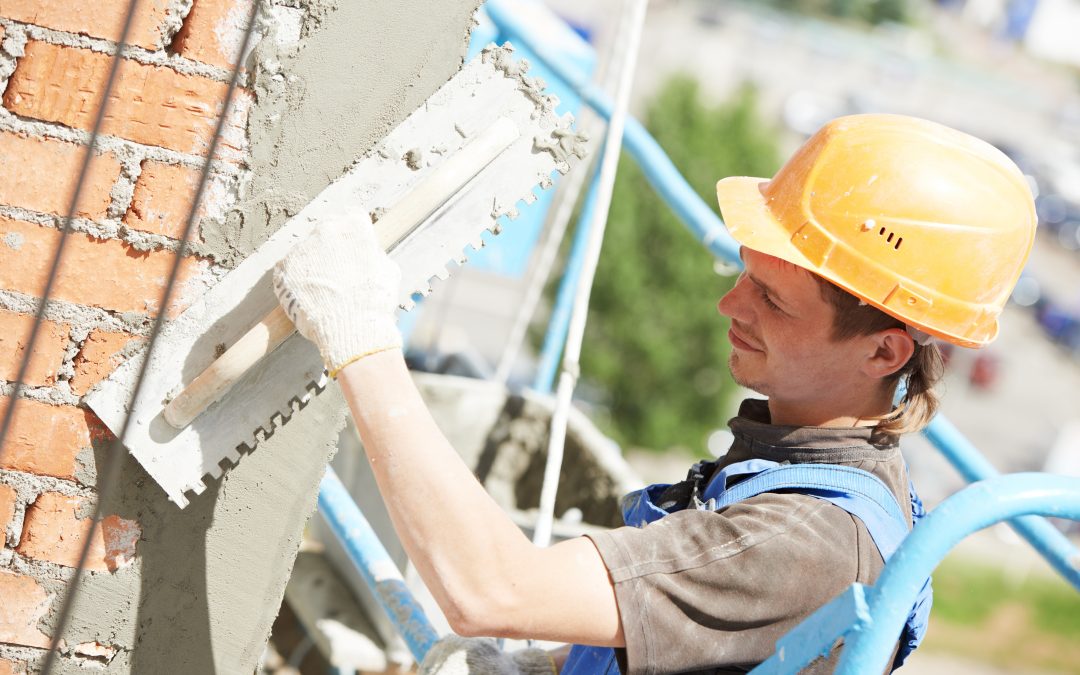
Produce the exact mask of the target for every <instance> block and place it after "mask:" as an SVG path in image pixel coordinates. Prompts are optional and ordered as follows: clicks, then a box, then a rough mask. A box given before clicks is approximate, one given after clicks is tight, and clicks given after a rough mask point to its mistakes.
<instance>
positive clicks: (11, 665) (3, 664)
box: [0, 30, 23, 675]
mask: <svg viewBox="0 0 1080 675" xmlns="http://www.w3.org/2000/svg"><path fill="white" fill-rule="evenodd" d="M0 37H3V30H0ZM17 665H19V664H17V663H15V662H14V661H8V660H7V659H0V675H15V673H16V672H19V673H21V672H23V671H22V669H19V670H18V671H16V670H15V666H17Z"/></svg>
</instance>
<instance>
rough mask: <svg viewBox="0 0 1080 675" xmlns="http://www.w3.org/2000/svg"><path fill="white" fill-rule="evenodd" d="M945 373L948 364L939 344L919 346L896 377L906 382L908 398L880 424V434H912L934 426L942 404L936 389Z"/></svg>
mask: <svg viewBox="0 0 1080 675" xmlns="http://www.w3.org/2000/svg"><path fill="white" fill-rule="evenodd" d="M944 372H945V362H944V360H943V359H942V358H941V350H940V349H938V346H937V345H936V344H934V343H930V344H928V345H921V346H920V345H916V346H915V353H914V354H912V355H911V358H910V359H908V362H907V363H906V364H904V367H903V368H901V369H900V370H899V371H897V373H896V376H895V377H896V378H897V380H899V379H900V378H903V379H904V384H905V390H904V397H903V398H902V399H900V403H899V404H898V405H897V406H896V408H895V409H893V411H892V412H891V413H889V414H888V415H887V416H885V417H884V418H882V420H881V421H880V422H878V424H877V431H878V432H880V433H885V434H895V435H900V434H908V433H912V432H915V431H921V430H922V429H923V428H925V427H926V425H927V424H930V420H932V419H933V418H934V414H935V413H937V410H938V406H939V405H940V399H939V398H938V395H937V393H935V392H934V386H935V385H936V384H937V383H938V380H940V379H941V376H942V375H943V374H944Z"/></svg>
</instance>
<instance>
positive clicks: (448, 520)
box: [339, 350, 532, 623]
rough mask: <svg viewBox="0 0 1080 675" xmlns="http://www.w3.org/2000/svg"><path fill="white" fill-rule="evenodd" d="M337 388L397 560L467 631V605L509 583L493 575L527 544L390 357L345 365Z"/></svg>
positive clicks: (395, 353)
mask: <svg viewBox="0 0 1080 675" xmlns="http://www.w3.org/2000/svg"><path fill="white" fill-rule="evenodd" d="M339 381H340V383H341V386H342V390H343V391H344V393H345V397H346V400H347V401H348V402H349V406H350V408H351V409H352V411H353V415H354V417H355V419H356V424H357V427H358V429H359V431H360V436H361V438H362V439H363V441H364V447H365V449H366V451H367V454H368V457H369V459H370V461H371V465H372V470H373V472H374V474H375V478H376V481H377V482H378V485H379V490H380V491H381V493H382V495H383V498H384V500H385V502H386V505H387V509H388V511H389V513H390V517H391V519H392V520H393V522H394V527H395V529H396V530H397V533H398V536H399V537H400V538H401V541H402V543H403V544H404V546H405V549H406V552H407V553H408V554H409V557H410V559H411V560H412V561H413V563H414V564H415V565H416V566H417V569H418V570H419V571H420V574H421V576H422V577H423V578H424V580H425V581H426V582H427V583H428V585H429V587H430V588H431V591H432V593H433V594H434V595H435V597H436V599H437V600H438V601H439V604H440V606H441V607H443V609H444V611H446V612H447V614H448V615H452V614H454V613H461V614H464V615H465V616H464V617H462V616H459V617H456V618H459V619H461V618H464V619H465V622H466V623H467V622H468V614H469V607H468V603H469V602H471V600H472V599H474V598H484V597H486V596H487V594H488V593H492V592H496V593H497V592H498V590H499V589H500V588H501V587H502V586H503V585H505V584H512V583H513V580H512V579H506V578H503V574H502V570H504V569H507V568H513V567H515V566H517V565H518V563H517V560H516V558H517V557H519V556H527V555H528V554H529V553H530V550H529V549H532V544H531V542H529V541H528V539H527V538H526V537H525V536H524V535H523V534H522V532H521V531H520V530H519V529H518V528H517V526H516V525H514V523H513V522H512V521H511V520H510V519H509V517H508V516H507V515H506V514H505V513H504V512H503V511H502V510H501V509H500V508H499V506H498V505H497V504H496V503H495V501H494V500H493V499H492V498H491V497H490V495H488V494H487V492H486V491H485V490H484V488H483V486H481V485H480V483H479V482H478V481H477V480H476V478H475V477H474V476H473V474H472V472H471V471H470V470H469V468H468V467H467V466H466V465H465V463H464V462H463V461H462V460H461V458H460V457H459V456H458V454H457V453H456V452H455V451H454V449H453V448H452V447H451V446H450V444H449V443H448V442H447V440H446V438H445V437H444V436H443V434H442V433H441V431H440V430H439V429H438V427H437V426H436V425H435V422H434V420H433V419H432V418H431V415H430V414H429V413H428V411H427V408H426V406H425V404H424V402H423V400H422V399H421V397H420V394H419V392H418V391H417V390H416V387H415V386H414V384H413V382H412V378H411V377H410V375H409V373H408V370H407V369H406V367H405V362H404V359H403V358H402V355H401V352H400V351H399V350H391V351H386V352H382V353H379V354H374V355H371V356H368V357H366V358H364V359H361V360H359V361H357V362H356V363H353V364H351V365H349V366H347V367H346V368H345V369H344V370H342V372H341V374H340V376H339ZM450 618H451V620H452V621H453V620H454V618H455V617H453V616H450Z"/></svg>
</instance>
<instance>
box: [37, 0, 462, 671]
mask: <svg viewBox="0 0 1080 675" xmlns="http://www.w3.org/2000/svg"><path fill="white" fill-rule="evenodd" d="M478 4H479V0H450V1H446V2H437V3H433V2H427V1H421V0H368V1H362V2H361V1H357V0H340V1H339V2H331V1H329V0H311V1H310V2H307V3H302V9H304V10H305V14H304V17H305V18H304V23H303V27H302V31H301V37H300V40H299V42H297V43H295V44H293V45H292V46H289V45H287V44H282V43H281V42H280V41H271V40H264V41H263V42H262V43H261V44H260V46H258V47H257V48H256V50H255V52H254V53H253V57H252V58H253V61H252V62H249V67H250V68H251V69H252V70H253V72H254V73H255V83H254V89H255V92H256V93H257V95H258V101H257V103H256V105H255V107H254V110H253V113H252V116H251V122H250V127H249V133H250V139H251V151H252V160H251V174H250V178H249V180H248V182H247V184H246V185H245V186H243V187H242V188H241V193H240V199H241V201H240V206H239V208H238V209H237V210H236V211H234V212H233V213H231V214H230V215H229V216H228V219H227V221H226V223H225V225H224V227H222V228H220V229H212V230H211V231H209V232H208V231H206V230H205V229H204V232H203V236H204V237H205V239H206V245H207V247H208V249H209V250H210V252H212V253H213V254H214V255H215V256H216V257H218V258H219V260H221V261H222V262H225V263H227V264H235V263H237V262H239V261H240V260H242V259H243V258H244V257H245V256H246V255H247V254H248V253H250V252H251V251H252V250H254V248H256V247H257V245H258V244H259V243H260V242H262V241H264V240H265V239H266V238H267V237H268V236H269V234H270V233H272V232H273V231H274V230H275V229H277V228H278V227H279V226H280V225H281V224H282V223H283V222H284V221H285V220H286V219H287V218H288V217H289V216H290V215H291V214H293V213H295V212H296V211H298V210H299V209H300V208H301V207H302V206H303V205H304V204H305V203H307V201H308V200H310V199H311V198H312V197H313V196H314V195H316V194H318V192H320V191H321V190H322V189H323V188H324V187H325V186H326V185H327V184H328V183H330V182H331V181H332V180H334V179H335V178H337V177H338V176H339V175H341V174H342V173H343V172H344V171H345V169H346V168H347V167H348V166H349V165H350V164H351V163H352V162H353V161H354V160H355V159H356V158H358V157H359V156H361V155H362V154H363V153H364V152H365V151H367V150H368V149H369V148H371V147H372V146H373V145H374V144H375V143H376V142H377V141H378V140H379V139H381V138H382V136H384V135H385V134H386V132H388V131H389V130H390V129H391V128H393V127H394V126H395V125H396V124H397V123H398V122H400V121H401V120H402V119H404V117H405V116H407V115H408V114H409V113H410V112H412V110H414V109H415V108H417V107H418V106H419V105H420V104H421V103H422V102H423V101H424V100H425V99H426V98H427V97H428V96H429V95H430V94H431V93H432V92H433V91H434V90H435V89H437V88H438V87H439V86H440V85H441V84H443V83H444V82H445V81H446V80H447V79H449V78H450V77H451V76H452V75H453V74H454V73H455V72H456V71H457V70H458V68H459V67H460V65H461V62H462V58H463V55H464V53H465V49H466V44H467V38H468V31H469V29H470V28H471V26H472V15H473V12H474V11H475V9H476V7H477V5H478ZM344 416H345V406H344V403H343V401H342V399H341V396H340V393H339V392H338V389H337V386H336V385H331V386H330V387H329V388H328V389H327V390H326V392H324V393H323V394H322V395H320V396H319V397H318V398H316V399H315V400H314V401H313V402H312V403H311V404H309V405H308V406H307V407H306V408H305V409H304V410H303V411H301V412H299V413H298V414H296V415H294V416H293V418H292V419H291V420H290V421H289V422H288V423H287V424H285V425H283V426H281V427H279V428H278V429H277V430H276V431H275V432H274V434H273V436H272V437H271V438H268V439H267V440H266V441H264V442H261V443H260V444H259V447H258V449H257V450H256V451H255V452H254V453H253V454H251V455H248V456H245V457H244V458H243V459H242V461H241V462H240V464H239V466H238V467H236V468H235V469H233V470H232V471H231V472H230V473H228V474H227V475H226V476H225V478H224V479H223V480H222V481H221V482H220V483H217V484H212V485H210V486H209V487H208V489H207V491H206V492H205V493H203V494H202V495H199V496H197V497H195V498H194V499H193V500H192V503H191V505H190V506H188V507H187V508H186V509H184V510H180V509H178V508H177V507H176V506H175V505H173V504H172V503H170V502H168V501H167V499H166V497H165V494H164V492H163V491H162V490H161V489H160V488H159V487H158V486H157V485H156V484H155V483H154V482H153V480H152V479H151V478H150V477H149V476H148V475H147V474H146V473H145V472H144V471H143V470H142V468H141V467H140V466H139V465H138V463H137V462H135V461H134V460H133V459H132V458H130V457H128V458H127V459H126V461H125V466H124V472H123V476H122V478H121V480H120V482H119V485H118V486H116V489H115V490H114V491H113V494H111V495H108V496H107V498H106V503H105V505H104V511H105V513H110V514H112V513H115V514H117V515H119V516H121V517H123V518H130V519H136V520H138V521H139V524H140V525H141V527H142V533H143V534H142V538H141V540H140V541H139V542H138V548H137V556H138V557H137V559H136V563H135V564H134V565H132V566H131V567H128V568H126V569H123V570H120V571H118V572H117V573H115V574H107V573H88V574H87V575H86V576H85V577H84V580H83V582H82V587H81V588H80V590H79V599H78V601H77V603H76V607H75V611H74V613H73V615H72V619H71V622H70V624H69V627H68V629H67V631H66V632H65V634H64V639H65V642H66V643H67V644H68V645H77V644H81V643H87V642H97V643H101V644H103V645H107V646H108V647H109V649H110V650H114V652H115V653H114V655H113V656H112V657H111V658H110V659H109V660H108V661H107V662H102V661H97V662H95V663H94V664H93V667H96V668H97V669H100V670H103V671H105V672H110V673H140V674H141V673H200V674H205V675H213V674H215V673H250V672H253V670H254V669H255V666H256V663H257V661H258V658H259V656H260V654H261V652H262V650H263V647H264V645H265V642H266V639H267V637H268V635H269V632H270V626H271V624H272V622H273V619H274V617H275V616H276V615H277V612H278V608H279V607H280V603H281V598H282V596H283V594H284V589H285V585H286V582H287V580H288V578H289V574H290V572H291V569H292V564H293V560H294V558H295V555H296V552H297V550H298V547H299V544H300V536H301V533H302V531H303V528H304V525H305V523H306V522H307V519H308V517H309V516H310V515H311V513H312V512H313V510H314V508H315V499H316V496H317V491H318V483H319V479H320V478H321V476H322V473H323V467H324V466H325V464H326V462H327V461H328V460H329V458H330V456H331V455H332V454H333V451H334V447H335V444H336V441H337V436H338V432H339V431H340V429H341V428H342V426H343V424H344ZM104 451H105V450H104V448H99V449H98V456H97V457H96V459H97V461H98V463H99V464H100V463H101V461H102V459H103V457H102V455H101V454H100V453H102V452H104ZM49 590H50V591H60V590H61V587H60V586H59V585H57V587H56V588H55V589H53V588H50V589H49ZM54 620H55V616H50V617H47V618H46V619H45V620H44V621H43V623H45V624H48V623H49V622H50V621H54ZM87 665H90V664H88V663H85V662H84V663H79V662H77V661H76V660H75V659H70V658H69V659H64V660H63V663H62V665H61V666H60V668H59V669H58V671H59V672H86V670H85V666H87Z"/></svg>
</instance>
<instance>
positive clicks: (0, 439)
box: [0, 0, 141, 460]
mask: <svg viewBox="0 0 1080 675" xmlns="http://www.w3.org/2000/svg"><path fill="white" fill-rule="evenodd" d="M140 1H141V0H131V2H130V3H128V9H127V14H126V15H125V16H124V23H123V24H122V25H121V28H120V39H119V40H118V41H117V43H116V54H114V55H113V57H112V59H111V60H110V62H109V75H108V78H107V79H106V80H105V88H104V89H103V90H102V92H101V105H99V106H98V110H97V113H96V114H95V115H94V125H93V127H91V131H90V141H89V142H88V143H87V145H86V153H85V154H84V155H83V161H82V166H81V167H80V169H79V176H78V178H77V179H76V180H75V186H74V188H73V189H72V192H71V201H70V202H69V203H68V208H67V215H65V216H64V225H63V227H61V228H60V241H58V242H57V244H56V252H55V253H54V254H53V258H52V264H51V265H50V266H49V275H48V277H47V280H46V282H45V289H44V291H43V292H42V294H41V301H40V302H39V303H38V308H37V311H36V312H34V323H33V325H32V326H31V328H30V336H29V339H28V340H27V341H26V351H25V353H24V354H23V358H22V361H21V362H20V363H19V371H18V373H17V374H16V375H15V387H14V389H13V390H12V391H11V393H9V394H8V406H7V409H5V410H4V418H3V421H2V422H0V460H3V458H4V448H5V447H6V445H5V441H7V435H8V431H10V429H11V425H12V422H13V420H14V419H15V408H16V406H17V405H18V401H19V397H20V395H21V394H22V391H23V388H24V387H25V384H24V379H25V378H26V371H27V370H29V367H30V359H31V358H32V357H33V355H34V345H36V344H37V337H38V333H39V332H41V325H42V323H44V322H45V313H46V311H47V309H48V306H49V296H50V295H51V294H52V291H53V286H54V285H55V284H56V276H57V273H58V272H59V271H60V265H61V262H62V261H63V258H64V250H65V249H66V247H67V241H68V236H69V235H70V234H71V221H72V220H74V218H75V209H76V208H78V204H79V197H81V196H82V189H83V185H84V184H85V183H86V174H87V172H88V170H89V168H90V163H91V162H92V161H93V160H94V150H95V149H96V148H97V141H98V136H99V135H100V134H101V127H102V125H103V123H104V121H105V110H106V109H107V108H108V107H109V100H110V98H111V97H110V94H112V90H113V86H114V85H115V84H116V74H117V73H118V72H119V71H120V63H121V62H122V61H123V59H122V58H121V55H122V54H123V51H124V48H125V47H126V46H127V37H128V33H129V32H130V31H131V24H132V23H133V19H132V17H134V16H135V11H136V10H137V9H138V5H139V2H140Z"/></svg>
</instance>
